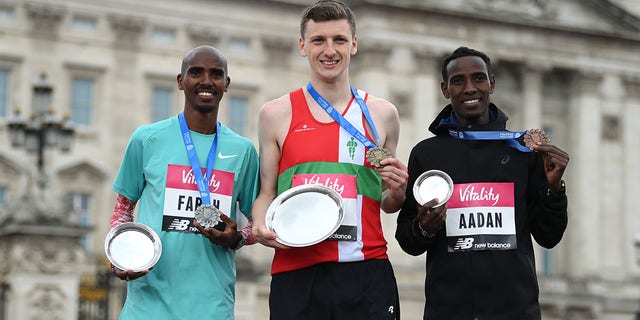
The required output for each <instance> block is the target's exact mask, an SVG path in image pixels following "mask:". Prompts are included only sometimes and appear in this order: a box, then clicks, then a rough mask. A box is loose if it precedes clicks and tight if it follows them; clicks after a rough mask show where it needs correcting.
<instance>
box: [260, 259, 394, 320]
mask: <svg viewBox="0 0 640 320" xmlns="http://www.w3.org/2000/svg"><path fill="white" fill-rule="evenodd" d="M269 309H270V314H271V316H270V319H271V320H300V319H305V320H316V319H317V320H332V319H333V320H343V319H350V320H360V319H362V320H394V319H400V302H399V300H398V286H397V284H396V278H395V276H394V274H393V268H392V267H391V263H390V262H389V260H386V259H373V260H366V261H357V262H340V263H339V262H328V263H321V264H318V265H315V266H311V267H309V268H305V269H302V270H295V271H289V272H282V273H277V274H274V275H273V277H272V278H271V292H270V293H269Z"/></svg>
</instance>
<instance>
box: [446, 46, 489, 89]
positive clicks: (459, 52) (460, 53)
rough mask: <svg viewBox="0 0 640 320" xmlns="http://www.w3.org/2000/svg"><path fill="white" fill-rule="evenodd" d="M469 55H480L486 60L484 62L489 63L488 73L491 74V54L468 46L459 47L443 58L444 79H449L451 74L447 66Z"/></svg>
mask: <svg viewBox="0 0 640 320" xmlns="http://www.w3.org/2000/svg"><path fill="white" fill-rule="evenodd" d="M468 56H476V57H480V59H482V61H484V64H486V65H487V73H488V74H489V76H491V59H489V56H487V55H486V54H485V53H484V52H481V51H478V50H474V49H471V48H467V47H458V49H456V50H454V51H453V52H452V53H451V54H449V55H448V56H446V57H445V58H444V60H442V81H445V82H446V81H447V80H448V79H447V78H448V76H449V75H448V74H447V66H448V65H449V63H450V62H451V61H452V60H455V59H458V58H462V57H468Z"/></svg>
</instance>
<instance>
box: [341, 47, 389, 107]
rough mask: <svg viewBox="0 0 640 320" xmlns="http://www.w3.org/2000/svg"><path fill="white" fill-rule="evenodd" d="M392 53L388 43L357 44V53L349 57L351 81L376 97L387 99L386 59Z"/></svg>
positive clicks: (387, 68) (387, 70)
mask: <svg viewBox="0 0 640 320" xmlns="http://www.w3.org/2000/svg"><path fill="white" fill-rule="evenodd" d="M391 53H392V50H391V48H390V47H389V46H388V45H385V44H380V43H372V44H369V45H363V44H362V43H360V44H359V45H358V53H357V55H355V56H353V57H351V62H352V63H351V68H352V73H351V79H350V80H351V82H352V83H353V85H354V86H355V87H356V88H357V89H363V90H365V91H367V92H370V93H371V94H373V95H375V96H376V97H382V98H386V99H389V95H390V93H391V92H390V90H389V83H388V81H387V79H389V76H388V74H387V72H390V71H389V67H388V59H389V57H390V55H391Z"/></svg>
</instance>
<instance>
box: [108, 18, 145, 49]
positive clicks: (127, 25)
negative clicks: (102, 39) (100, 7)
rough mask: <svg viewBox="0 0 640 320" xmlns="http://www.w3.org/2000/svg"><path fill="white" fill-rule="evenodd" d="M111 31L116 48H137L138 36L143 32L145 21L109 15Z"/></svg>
mask: <svg viewBox="0 0 640 320" xmlns="http://www.w3.org/2000/svg"><path fill="white" fill-rule="evenodd" d="M108 21H109V24H110V25H111V29H112V30H113V32H114V39H115V43H116V46H120V47H126V48H137V47H138V46H139V40H140V35H142V32H143V30H144V25H145V21H144V19H143V18H140V17H133V16H122V15H115V14H113V15H109V17H108Z"/></svg>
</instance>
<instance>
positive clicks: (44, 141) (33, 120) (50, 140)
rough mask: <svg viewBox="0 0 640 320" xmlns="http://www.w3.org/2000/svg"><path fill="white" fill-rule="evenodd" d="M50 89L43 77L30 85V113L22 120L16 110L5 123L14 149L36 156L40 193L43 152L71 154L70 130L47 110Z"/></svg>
mask: <svg viewBox="0 0 640 320" xmlns="http://www.w3.org/2000/svg"><path fill="white" fill-rule="evenodd" d="M52 93H53V86H52V85H51V83H50V82H49V80H48V78H47V74H46V73H44V72H43V73H41V74H40V78H39V79H38V81H37V82H36V83H34V84H33V113H32V114H31V117H29V119H26V118H25V117H23V116H22V115H21V114H20V111H19V110H16V111H15V113H14V114H13V115H11V116H10V117H9V118H8V119H7V127H8V128H9V138H10V140H11V145H12V146H13V147H14V148H24V149H25V150H26V151H27V152H28V153H35V154H36V155H37V156H38V174H39V179H38V186H39V187H40V189H44V186H45V184H46V176H45V174H44V150H45V148H46V147H58V148H59V149H60V150H61V151H62V152H68V151H69V150H71V142H72V137H73V133H74V128H73V125H72V123H71V121H70V120H69V118H68V117H64V118H60V117H59V116H57V115H56V114H55V113H54V112H53V110H52V109H51V96H52Z"/></svg>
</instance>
